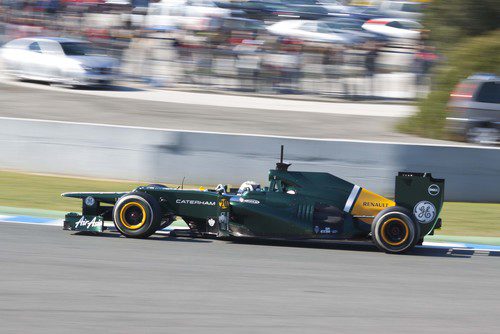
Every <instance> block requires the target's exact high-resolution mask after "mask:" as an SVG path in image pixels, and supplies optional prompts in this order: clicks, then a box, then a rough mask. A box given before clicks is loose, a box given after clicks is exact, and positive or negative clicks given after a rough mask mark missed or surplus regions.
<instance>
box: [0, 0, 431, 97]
mask: <svg viewBox="0 0 500 334" xmlns="http://www.w3.org/2000/svg"><path fill="white" fill-rule="evenodd" d="M1 4H2V5H1V6H2V7H1V8H2V9H1V10H2V12H1V17H2V23H1V25H2V26H1V27H0V31H1V32H2V37H1V39H2V42H3V43H5V42H7V41H10V40H13V39H16V38H22V37H33V36H44V37H48V36H50V37H65V38H76V39H84V40H87V41H90V42H91V43H92V47H93V50H86V52H87V53H92V54H94V53H97V54H103V55H107V56H110V57H113V58H115V59H117V60H118V61H119V63H120V66H119V73H120V80H125V81H132V82H142V83H148V84H150V85H153V86H156V87H170V88H171V87H176V88H181V87H184V88H193V87H198V88H203V89H205V88H209V89H211V90H233V91H244V92H255V93H264V94H312V95H319V96H325V97H331V98H341V99H401V100H412V99H415V98H417V97H419V96H425V95H426V94H427V92H428V90H429V85H430V79H429V73H430V71H431V70H432V67H433V66H434V64H435V63H436V62H438V61H439V55H438V53H437V52H436V51H435V49H434V47H432V46H431V45H430V44H429V43H427V39H428V31H427V30H426V29H425V28H424V26H422V24H421V23H420V22H421V18H422V10H423V8H425V6H426V4H427V1H422V0H421V1H419V2H407V1H347V0H343V1H337V0H321V1H317V0H291V1H285V0H247V1H240V0H238V1H229V0H219V1H216V0H161V1H147V0H136V1H117V0H114V1H105V0H92V1H86V0H45V1H44V0H38V1H2V2H1ZM41 44H43V43H41ZM26 46H27V45H26ZM28 47H29V46H28ZM40 48H41V52H42V53H44V47H43V45H40ZM49 48H50V46H47V47H46V49H49ZM73 51H74V50H73ZM65 52H66V54H67V51H66V50H65ZM67 55H68V54H67ZM7 58H9V56H7ZM12 58H14V60H15V61H13V60H12ZM12 58H10V59H11V61H9V60H4V63H7V64H6V65H7V67H8V69H9V70H19V66H18V61H19V59H18V57H17V56H13V57H12ZM4 59H5V57H4ZM12 62H14V63H15V64H12V65H11V63H12ZM103 64H104V63H103ZM103 66H104V65H103ZM103 66H102V67H103ZM54 67H57V66H54ZM52 70H53V71H56V69H55V68H54V69H52ZM43 71H45V72H46V73H45V75H47V76H49V75H51V76H54V75H53V73H50V72H51V71H50V70H48V69H45V70H43ZM36 75H37V76H40V73H36ZM66 79H68V80H69V79H74V78H66ZM104 80H106V79H105V78H103V79H102V82H99V81H98V82H96V83H105V81H104Z"/></svg>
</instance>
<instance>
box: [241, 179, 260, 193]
mask: <svg viewBox="0 0 500 334" xmlns="http://www.w3.org/2000/svg"><path fill="white" fill-rule="evenodd" d="M255 190H260V184H258V183H257V182H255V181H245V182H243V183H242V184H241V186H240V189H238V195H241V194H243V193H244V192H245V191H255Z"/></svg>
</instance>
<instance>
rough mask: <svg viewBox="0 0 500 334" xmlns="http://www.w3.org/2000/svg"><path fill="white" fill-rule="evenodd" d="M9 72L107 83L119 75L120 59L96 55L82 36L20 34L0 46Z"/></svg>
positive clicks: (24, 76)
mask: <svg viewBox="0 0 500 334" xmlns="http://www.w3.org/2000/svg"><path fill="white" fill-rule="evenodd" d="M0 57H1V58H2V63H3V65H4V66H3V67H4V69H5V70H6V71H7V73H8V74H10V75H12V76H14V77H16V78H18V79H28V80H39V81H45V82H50V83H60V84H65V85H72V86H80V85H108V84H110V83H111V82H112V81H113V80H115V79H116V76H117V72H118V66H119V62H118V60H117V59H114V58H112V57H108V56H102V55H97V53H96V52H95V51H93V49H92V47H91V44H90V43H88V42H85V41H82V40H77V39H69V38H56V37H33V38H19V39H15V40H13V41H10V42H8V43H6V44H5V45H4V46H3V47H2V48H1V49H0Z"/></svg>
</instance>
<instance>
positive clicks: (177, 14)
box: [132, 0, 231, 30]
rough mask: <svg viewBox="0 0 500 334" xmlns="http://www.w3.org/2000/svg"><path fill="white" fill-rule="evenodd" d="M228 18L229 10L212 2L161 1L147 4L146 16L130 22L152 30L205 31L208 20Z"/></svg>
mask: <svg viewBox="0 0 500 334" xmlns="http://www.w3.org/2000/svg"><path fill="white" fill-rule="evenodd" d="M230 16H231V10H229V9H225V8H219V7H217V5H216V4H215V2H214V1H212V0H161V1H158V2H151V3H150V4H149V7H148V10H147V15H145V16H144V15H133V16H132V22H134V23H135V24H138V25H144V26H145V27H146V28H149V29H154V30H163V29H167V30H169V29H171V28H172V27H179V28H184V29H188V30H207V29H208V25H209V23H210V18H214V17H219V18H224V17H230Z"/></svg>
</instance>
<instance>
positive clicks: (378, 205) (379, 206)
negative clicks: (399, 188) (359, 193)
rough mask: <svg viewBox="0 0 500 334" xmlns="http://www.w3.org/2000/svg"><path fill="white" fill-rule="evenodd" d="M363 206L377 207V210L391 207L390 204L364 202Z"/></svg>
mask: <svg viewBox="0 0 500 334" xmlns="http://www.w3.org/2000/svg"><path fill="white" fill-rule="evenodd" d="M363 206H368V207H376V208H387V207H388V206H389V204H388V203H380V202H363Z"/></svg>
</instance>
